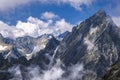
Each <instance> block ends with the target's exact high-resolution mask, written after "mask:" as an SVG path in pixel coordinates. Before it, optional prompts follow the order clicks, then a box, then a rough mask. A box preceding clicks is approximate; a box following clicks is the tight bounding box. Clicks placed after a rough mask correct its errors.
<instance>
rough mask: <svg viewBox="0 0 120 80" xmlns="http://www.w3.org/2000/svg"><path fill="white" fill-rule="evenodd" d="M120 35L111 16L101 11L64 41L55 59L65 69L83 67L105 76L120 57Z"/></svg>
mask: <svg viewBox="0 0 120 80" xmlns="http://www.w3.org/2000/svg"><path fill="white" fill-rule="evenodd" d="M119 32H120V29H119V28H118V27H117V26H116V25H114V23H113V22H112V19H111V18H110V16H109V15H107V14H106V12H105V11H104V10H99V11H98V12H97V13H95V14H94V15H93V16H91V17H90V18H88V19H86V20H85V21H83V22H82V23H81V24H80V25H78V26H76V27H74V28H73V30H72V32H71V33H70V34H68V35H67V36H66V37H65V38H64V39H63V41H62V42H61V45H60V46H59V48H58V50H57V51H56V52H57V54H56V58H60V59H61V60H62V62H63V63H64V64H65V65H66V66H70V65H71V64H77V63H84V66H85V68H86V69H90V70H92V71H94V72H96V74H97V76H99V77H100V76H103V75H104V74H105V72H106V69H107V68H108V67H109V66H110V65H112V64H113V63H114V62H115V61H116V60H117V59H118V57H119V55H120V50H119V48H120V44H119V40H120V37H119V35H118V34H119Z"/></svg>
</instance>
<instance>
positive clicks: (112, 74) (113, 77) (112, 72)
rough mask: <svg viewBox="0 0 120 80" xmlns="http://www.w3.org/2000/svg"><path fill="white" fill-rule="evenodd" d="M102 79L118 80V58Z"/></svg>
mask: <svg viewBox="0 0 120 80" xmlns="http://www.w3.org/2000/svg"><path fill="white" fill-rule="evenodd" d="M102 80H120V60H118V61H116V62H115V63H114V64H113V65H112V66H111V68H109V70H108V72H107V74H106V75H105V76H104V77H103V79H102Z"/></svg>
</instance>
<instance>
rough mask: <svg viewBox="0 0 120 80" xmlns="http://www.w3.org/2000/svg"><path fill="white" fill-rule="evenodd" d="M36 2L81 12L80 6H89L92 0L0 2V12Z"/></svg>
mask: <svg viewBox="0 0 120 80" xmlns="http://www.w3.org/2000/svg"><path fill="white" fill-rule="evenodd" d="M36 1H39V2H40V3H41V4H55V5H61V4H69V5H70V6H72V7H73V8H75V9H77V10H82V8H81V5H87V6H89V5H90V4H92V2H93V0H11V1H8V0H0V10H2V11H4V10H9V9H10V8H15V7H17V6H20V5H24V4H29V3H31V2H36Z"/></svg>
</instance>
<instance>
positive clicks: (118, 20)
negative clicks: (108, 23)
mask: <svg viewBox="0 0 120 80" xmlns="http://www.w3.org/2000/svg"><path fill="white" fill-rule="evenodd" d="M112 19H113V21H114V23H115V24H116V25H117V26H120V16H119V17H112Z"/></svg>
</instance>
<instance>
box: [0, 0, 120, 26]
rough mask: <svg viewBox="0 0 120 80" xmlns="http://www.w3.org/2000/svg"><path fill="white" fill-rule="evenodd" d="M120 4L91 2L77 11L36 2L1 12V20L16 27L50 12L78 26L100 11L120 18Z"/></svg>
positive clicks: (113, 0) (109, 0)
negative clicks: (20, 23)
mask: <svg viewBox="0 0 120 80" xmlns="http://www.w3.org/2000/svg"><path fill="white" fill-rule="evenodd" d="M11 1H12V0H11ZM13 1H14V0H13ZM48 1H49V0H48ZM53 1H54V0H53ZM88 1H89V0H88ZM8 4H9V3H8ZM119 4H120V0H91V4H89V5H88V6H87V5H84V4H83V5H80V6H81V9H82V10H77V9H75V8H74V7H72V6H71V5H70V4H63V3H60V4H56V3H55V4H54V3H50V2H49V3H42V2H38V1H34V2H31V3H27V4H22V5H19V6H15V7H14V8H11V9H9V10H4V11H1V12H0V20H2V21H4V22H7V23H9V24H12V25H15V24H16V22H17V21H18V20H21V21H26V19H27V18H28V17H29V16H33V17H37V18H40V15H41V13H43V12H45V11H48V12H49V11H50V12H53V13H55V14H57V15H59V16H60V17H61V18H65V20H66V21H68V22H70V23H72V24H76V23H78V22H79V21H82V20H84V19H86V18H88V17H90V16H91V15H92V14H94V13H95V12H96V11H98V10H99V9H104V10H106V12H107V13H108V14H109V15H111V16H120V11H119V10H118V11H119V12H118V11H117V8H118V7H119V8H120V6H119Z"/></svg>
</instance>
